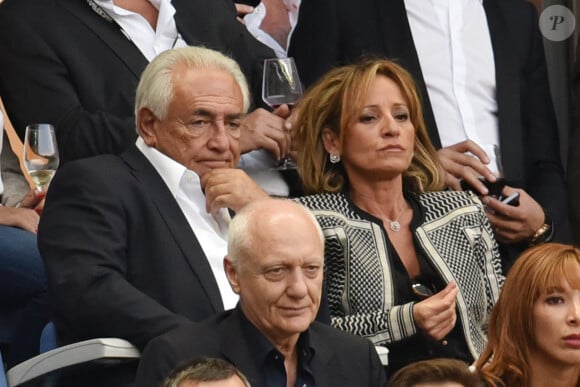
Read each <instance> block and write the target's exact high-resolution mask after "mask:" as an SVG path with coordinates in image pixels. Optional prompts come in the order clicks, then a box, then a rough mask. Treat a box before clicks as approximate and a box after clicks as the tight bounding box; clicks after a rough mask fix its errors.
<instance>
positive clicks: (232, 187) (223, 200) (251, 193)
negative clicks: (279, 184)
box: [201, 168, 268, 213]
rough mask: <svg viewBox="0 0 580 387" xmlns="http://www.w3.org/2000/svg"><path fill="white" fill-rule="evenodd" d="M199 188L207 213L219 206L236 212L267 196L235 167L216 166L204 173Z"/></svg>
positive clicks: (214, 210) (212, 211) (217, 208)
mask: <svg viewBox="0 0 580 387" xmlns="http://www.w3.org/2000/svg"><path fill="white" fill-rule="evenodd" d="M201 188H202V189H203V191H204V193H205V203H206V205H205V207H206V211H207V212H209V213H214V212H216V211H218V210H219V209H220V208H229V209H231V210H233V211H235V212H238V211H239V210H241V209H242V207H244V206H245V205H246V204H248V203H251V202H253V201H256V200H260V199H265V198H268V194H267V193H266V192H264V190H262V188H260V186H259V185H258V184H257V183H256V182H255V181H254V180H253V179H252V178H251V177H250V176H248V175H247V174H246V173H245V172H244V171H242V170H241V169H235V168H218V169H212V170H211V171H209V172H206V173H204V174H203V175H202V176H201Z"/></svg>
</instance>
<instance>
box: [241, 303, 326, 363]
mask: <svg viewBox="0 0 580 387" xmlns="http://www.w3.org/2000/svg"><path fill="white" fill-rule="evenodd" d="M236 309H237V310H238V312H239V314H240V321H241V326H242V331H243V332H244V336H245V337H246V338H247V341H248V342H249V343H252V348H253V353H254V354H255V355H256V356H255V359H256V365H257V366H258V368H260V369H261V368H262V367H263V366H264V362H265V361H266V360H267V359H268V356H270V354H271V353H272V351H277V349H276V347H274V345H272V343H270V341H268V339H267V338H266V336H264V335H263V334H262V332H260V331H259V330H258V328H256V326H255V325H254V324H252V322H251V321H250V320H248V318H247V317H246V315H244V312H243V311H242V308H241V306H240V304H239V303H238V306H237V307H236ZM296 349H297V351H298V353H300V354H304V355H305V356H306V357H305V358H306V361H307V363H308V362H310V360H311V359H312V357H313V356H314V352H315V351H314V348H312V346H311V345H310V334H309V333H308V330H306V331H305V332H302V333H301V334H300V337H299V338H298V342H297V343H296ZM300 359H302V356H300ZM301 361H302V360H301Z"/></svg>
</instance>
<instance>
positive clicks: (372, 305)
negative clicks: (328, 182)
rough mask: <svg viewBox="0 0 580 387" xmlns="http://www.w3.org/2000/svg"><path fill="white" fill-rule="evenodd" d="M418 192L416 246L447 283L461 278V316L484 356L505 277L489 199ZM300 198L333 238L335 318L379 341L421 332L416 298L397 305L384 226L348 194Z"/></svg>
mask: <svg viewBox="0 0 580 387" xmlns="http://www.w3.org/2000/svg"><path fill="white" fill-rule="evenodd" d="M417 197H418V201H419V204H420V206H421V207H423V209H424V213H425V217H424V221H423V223H422V224H421V225H420V226H419V227H418V228H417V229H416V231H415V243H416V246H415V247H416V248H421V249H423V251H424V252H425V255H426V257H427V259H429V260H430V261H431V263H432V265H433V267H434V268H435V269H436V270H437V271H438V272H439V273H440V275H441V277H442V278H443V279H444V281H445V282H446V283H449V282H450V281H455V282H456V283H457V285H458V288H459V292H458V295H457V311H458V320H457V321H458V323H461V324H462V328H463V332H466V336H467V337H466V343H467V347H468V348H469V350H470V352H471V354H472V356H473V357H474V358H477V357H478V356H479V354H480V353H481V351H482V350H483V347H484V345H485V342H486V331H487V320H488V317H489V314H490V312H491V308H492V307H493V305H494V303H495V301H496V300H497V298H498V296H499V290H500V287H501V285H502V284H503V279H504V278H503V276H502V274H501V261H500V257H499V252H498V247H497V243H496V242H495V239H494V237H493V233H492V230H491V226H490V224H489V222H488V220H487V217H486V216H485V213H484V209H483V205H482V204H481V202H480V200H479V199H478V198H477V196H475V195H473V194H472V193H471V192H456V191H442V192H431V193H425V194H421V195H418V196H417ZM298 201H299V202H301V203H302V204H304V205H305V206H306V207H308V208H309V209H310V210H312V212H313V213H314V215H315V216H316V218H317V220H318V222H319V224H320V226H321V227H322V230H323V232H324V236H325V239H326V243H325V265H326V270H325V272H326V274H325V279H326V286H327V288H328V302H329V308H330V314H331V321H332V325H333V326H335V327H337V328H339V329H342V330H345V331H348V332H351V333H354V334H357V335H360V336H364V337H367V338H369V339H370V340H371V341H373V343H374V344H375V345H380V344H388V343H391V342H396V341H399V340H403V339H405V338H407V337H410V336H412V335H414V334H416V333H417V329H416V327H415V323H414V321H413V313H412V308H413V303H407V304H403V305H393V303H394V290H393V287H392V283H393V280H392V277H391V270H390V267H389V259H388V256H387V254H388V250H387V247H386V243H387V242H386V240H385V233H384V232H383V229H382V226H381V225H379V224H377V223H374V222H371V221H369V220H368V219H366V218H363V217H362V216H361V215H360V214H359V213H357V211H355V209H354V208H353V206H352V205H351V203H350V202H349V200H348V199H347V198H346V196H345V195H344V194H342V193H338V194H320V195H312V196H306V197H302V198H300V199H298ZM417 243H418V244H419V245H420V246H417Z"/></svg>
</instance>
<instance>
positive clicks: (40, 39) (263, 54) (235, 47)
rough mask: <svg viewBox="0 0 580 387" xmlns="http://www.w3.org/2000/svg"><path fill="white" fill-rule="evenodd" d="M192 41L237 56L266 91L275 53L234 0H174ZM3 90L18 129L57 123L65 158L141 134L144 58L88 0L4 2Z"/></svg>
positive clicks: (0, 30)
mask: <svg viewBox="0 0 580 387" xmlns="http://www.w3.org/2000/svg"><path fill="white" fill-rule="evenodd" d="M172 4H173V6H174V7H175V10H176V13H175V22H176V25H177V29H178V31H179V33H180V34H181V36H182V38H183V39H184V40H185V41H186V42H187V43H188V44H190V45H202V46H205V47H208V48H213V49H216V50H218V51H221V52H223V53H224V54H226V55H230V56H231V57H233V58H234V59H235V60H236V61H238V63H239V64H240V67H241V68H242V71H243V72H244V74H245V75H246V77H247V78H248V82H249V83H250V85H251V88H252V89H253V94H254V95H255V96H256V98H259V97H260V96H261V82H262V72H261V69H262V63H263V59H264V58H268V57H274V53H273V52H272V51H271V50H270V49H269V48H267V47H266V46H264V45H262V44H261V43H259V42H258V41H257V40H255V39H254V38H253V37H252V36H251V35H250V34H249V33H248V32H247V30H246V28H245V27H244V26H243V25H242V24H241V23H239V22H238V21H237V20H236V14H235V9H234V6H233V4H232V3H231V1H229V0H172ZM0 52H1V55H0V95H1V96H2V98H3V99H4V103H5V105H6V109H7V111H8V112H9V114H10V118H11V119H12V121H13V123H14V127H15V128H16V130H17V131H18V133H19V135H20V136H21V137H22V138H23V137H24V129H25V126H26V125H28V124H30V123H35V122H49V123H52V124H54V125H55V126H56V132H57V140H58V142H59V150H60V156H61V162H62V161H68V160H73V159H78V158H83V157H87V156H93V155H97V154H103V153H115V154H118V153H120V152H122V151H123V150H125V149H127V147H128V146H129V145H131V144H132V143H133V141H134V140H135V138H136V133H135V118H134V113H133V110H134V101H135V90H136V88H137V83H138V81H139V76H140V75H141V72H142V71H143V69H144V68H145V66H146V65H147V63H148V62H147V59H146V58H145V57H144V56H143V55H142V54H141V52H140V51H139V49H138V48H137V47H136V46H135V45H134V44H133V43H132V42H131V41H130V40H129V39H127V37H125V35H124V33H123V32H122V31H121V29H120V28H119V27H118V25H117V24H116V23H114V22H109V21H107V20H106V19H104V18H103V17H101V16H99V15H98V14H97V13H96V12H94V11H93V10H92V9H91V7H90V6H89V5H88V4H87V1H86V0H6V1H4V2H3V4H1V5H0Z"/></svg>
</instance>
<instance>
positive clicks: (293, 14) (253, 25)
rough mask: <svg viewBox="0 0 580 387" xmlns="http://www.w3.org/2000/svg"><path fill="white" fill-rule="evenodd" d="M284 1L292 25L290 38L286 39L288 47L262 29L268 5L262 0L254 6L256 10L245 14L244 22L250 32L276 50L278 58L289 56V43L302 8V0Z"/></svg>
mask: <svg viewBox="0 0 580 387" xmlns="http://www.w3.org/2000/svg"><path fill="white" fill-rule="evenodd" d="M282 2H283V3H284V5H285V6H286V9H288V19H289V21H290V27H291V28H290V33H289V34H288V39H287V40H286V47H282V46H281V45H280V43H278V42H277V41H276V39H274V38H273V37H272V36H270V35H269V34H268V33H266V32H264V31H262V30H261V29H260V25H261V24H262V20H264V17H266V7H265V6H264V3H262V2H260V4H258V5H257V6H256V7H255V8H254V12H251V13H249V14H247V15H246V16H244V23H245V24H246V28H247V29H248V31H250V33H251V34H252V35H253V36H254V37H255V38H256V39H258V40H259V41H260V42H262V43H264V44H265V45H266V46H268V47H270V48H271V49H272V50H274V52H275V53H276V56H277V57H278V58H285V57H287V56H288V54H287V53H288V44H289V43H290V38H291V37H292V32H293V31H294V27H296V23H297V22H298V10H299V8H300V0H282Z"/></svg>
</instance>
